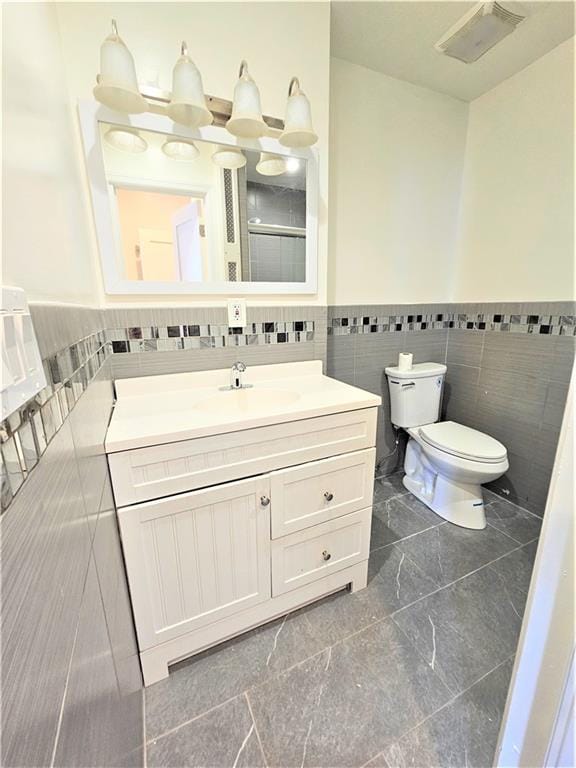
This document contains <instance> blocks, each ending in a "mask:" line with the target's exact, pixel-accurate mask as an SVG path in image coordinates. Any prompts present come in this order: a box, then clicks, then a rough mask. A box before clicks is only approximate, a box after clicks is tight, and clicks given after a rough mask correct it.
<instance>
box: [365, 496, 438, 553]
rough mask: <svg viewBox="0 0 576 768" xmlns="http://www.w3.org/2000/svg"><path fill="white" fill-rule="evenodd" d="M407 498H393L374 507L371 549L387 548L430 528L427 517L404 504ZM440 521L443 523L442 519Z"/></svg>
mask: <svg viewBox="0 0 576 768" xmlns="http://www.w3.org/2000/svg"><path fill="white" fill-rule="evenodd" d="M405 498H406V497H405V496H393V497H392V498H391V499H387V500H386V501H383V502H380V503H379V504H375V505H374V507H373V510H372V536H371V538H370V549H377V548H378V547H385V546H386V545H388V544H393V543H394V542H395V541H400V539H405V538H406V536H412V535H413V534H414V533H420V532H421V531H425V530H426V529H427V528H430V523H429V522H428V520H427V519H426V518H425V517H423V516H422V515H420V514H419V513H418V512H417V511H415V510H414V509H412V508H410V507H409V506H407V505H406V504H404V499H405ZM438 520H439V522H443V521H441V520H440V518H438Z"/></svg>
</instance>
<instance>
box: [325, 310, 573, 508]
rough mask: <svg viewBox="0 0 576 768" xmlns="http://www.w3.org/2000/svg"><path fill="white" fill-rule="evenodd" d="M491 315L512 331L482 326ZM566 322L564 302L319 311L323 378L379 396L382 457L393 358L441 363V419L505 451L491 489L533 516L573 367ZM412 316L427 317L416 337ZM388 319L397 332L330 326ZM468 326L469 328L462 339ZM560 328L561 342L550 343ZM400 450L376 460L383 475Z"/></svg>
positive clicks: (390, 440) (541, 501)
mask: <svg viewBox="0 0 576 768" xmlns="http://www.w3.org/2000/svg"><path fill="white" fill-rule="evenodd" d="M498 314H501V315H503V316H505V317H511V316H514V320H518V322H514V323H504V327H503V326H502V323H494V322H493V321H492V318H493V317H494V315H498ZM574 314H575V309H574V304H573V303H560V302H555V303H552V304H540V303H539V304H535V303H530V304H511V303H508V304H483V305H472V304H465V305H463V304H461V305H456V304H448V305H446V304H445V305H437V304H436V305H434V304H431V305H421V304H420V305H410V306H407V305H397V306H390V305H376V306H374V305H371V306H346V307H342V306H340V307H329V308H328V329H329V331H328V344H327V372H328V374H329V375H331V376H334V377H335V378H338V379H340V380H342V381H346V382H348V383H350V384H355V385H357V386H359V387H362V388H363V389H367V390H369V391H370V392H375V393H376V394H379V395H381V396H382V399H383V405H382V408H381V413H380V419H379V426H378V455H379V457H382V456H386V455H388V454H389V453H390V452H392V451H393V449H394V440H395V435H394V431H393V430H392V427H391V423H390V402H389V396H388V388H387V385H386V379H385V375H384V368H385V367H386V366H388V365H395V364H396V362H397V360H398V354H399V352H412V353H413V354H414V361H415V362H427V361H432V362H446V363H447V364H448V374H447V378H446V388H445V393H444V402H443V418H446V419H452V420H454V421H458V422H460V423H461V424H465V425H467V426H470V427H473V428H475V429H479V430H481V431H484V432H487V433H488V434H490V435H492V436H494V437H496V438H497V439H499V440H501V441H502V442H503V443H504V445H506V447H507V449H508V454H509V460H510V470H509V471H508V472H507V473H506V475H504V477H502V478H501V479H500V480H498V481H496V482H495V483H492V484H491V488H492V490H494V491H495V492H496V493H499V494H501V495H503V496H505V497H507V498H509V499H511V500H513V501H515V502H516V503H518V504H520V505H521V506H524V507H526V508H528V509H530V510H532V511H534V512H536V513H538V514H542V513H543V511H544V506H545V503H546V496H547V493H548V487H549V483H550V475H551V470H552V466H553V462H554V455H555V451H556V446H557V442H558V436H559V429H560V424H561V420H562V414H563V412H564V406H565V402H566V395H567V390H568V382H569V378H570V372H571V368H572V364H573V360H574V346H575V341H576V339H575V337H574V336H572V335H568V334H570V333H573V332H574ZM419 315H422V317H423V318H424V322H426V319H425V316H428V318H429V319H428V321H427V328H426V330H420V329H419V328H418V325H419V324H418V323H417V322H413V323H408V322H407V320H408V317H412V318H413V319H414V321H415V320H416V318H417V317H418V316H419ZM439 315H442V317H443V318H444V319H443V320H442V321H441V322H442V324H445V325H447V326H448V327H446V328H435V327H433V326H434V324H436V325H439V324H440V323H439V322H438V321H434V320H433V319H432V318H436V317H438V316H439ZM532 315H535V316H538V317H539V318H544V319H545V318H546V317H549V316H550V317H551V319H552V320H554V319H555V318H560V317H563V322H565V324H564V325H563V326H560V325H559V323H556V325H553V324H552V328H555V329H556V330H554V331H553V333H550V334H543V333H540V326H541V325H544V324H543V323H534V324H529V323H528V322H521V321H522V320H523V319H524V320H527V319H529V318H530V317H531V316H532ZM390 316H394V317H395V318H396V319H397V320H400V321H401V322H400V325H402V330H399V331H386V332H382V331H380V332H377V333H364V332H363V331H364V329H361V330H362V332H358V331H359V330H360V329H359V328H357V329H356V330H355V331H353V332H351V333H350V332H348V330H347V329H342V328H341V327H338V326H336V327H333V323H339V321H340V320H339V319H340V318H356V319H357V320H358V319H359V318H362V317H371V318H373V319H382V318H383V319H386V318H388V317H390ZM446 318H448V319H446ZM450 318H452V319H450ZM479 318H482V319H481V320H480V319H479ZM488 318H490V320H489V319H488ZM402 319H403V322H402ZM470 322H472V323H474V326H475V327H474V329H470V330H468V329H467V328H466V326H467V325H468V324H469V323H470ZM388 325H390V323H388ZM420 325H421V323H420ZM450 325H452V326H459V325H460V326H463V327H462V328H459V327H449V326H450ZM481 325H485V326H486V327H485V328H483V327H481ZM410 326H412V328H411V327H410ZM512 326H513V327H512ZM560 328H562V329H563V335H557V332H558V331H559V330H560ZM403 440H405V438H403ZM402 449H403V442H401V445H400V450H399V451H398V452H397V453H396V454H395V455H394V456H393V457H392V458H391V459H388V460H386V461H384V463H383V466H382V472H383V473H389V472H392V471H394V470H395V469H398V468H400V467H401V465H402V460H403V450H402Z"/></svg>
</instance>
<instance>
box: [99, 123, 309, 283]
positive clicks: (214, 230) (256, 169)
mask: <svg viewBox="0 0 576 768" xmlns="http://www.w3.org/2000/svg"><path fill="white" fill-rule="evenodd" d="M211 130H212V131H221V130H222V129H211ZM97 134H98V135H97V138H98V141H99V146H100V149H101V154H102V161H103V166H104V176H105V186H106V190H107V197H108V204H109V213H110V222H111V230H112V237H111V241H112V242H113V244H114V247H115V251H116V253H115V259H114V263H115V268H116V271H117V273H118V278H119V281H120V282H122V283H123V284H124V285H126V284H130V286H131V290H130V292H134V293H137V292H139V289H138V286H140V288H141V291H142V292H151V291H150V290H149V288H151V287H152V284H154V286H155V290H158V292H171V289H174V287H175V286H177V285H178V284H179V285H180V290H177V292H185V290H184V286H186V285H187V286H189V287H190V290H191V291H192V292H193V291H194V285H196V286H202V289H203V290H202V292H210V286H211V285H213V286H215V287H216V286H217V285H218V284H220V285H222V284H223V283H243V284H264V283H266V284H270V283H277V284H282V285H286V287H288V285H292V286H294V287H295V288H296V292H298V285H301V286H302V287H303V288H304V287H309V286H308V285H307V284H306V281H307V279H308V280H309V278H310V275H307V269H308V268H307V263H308V262H307V232H309V231H310V227H309V226H308V228H307V224H308V225H310V223H311V222H310V221H307V210H309V205H308V204H309V200H307V189H306V185H307V177H308V173H307V171H308V170H309V169H308V168H307V164H308V162H309V160H307V159H306V158H304V157H294V156H287V155H281V154H280V153H270V152H266V153H264V152H262V151H260V150H255V149H250V148H244V147H241V148H239V147H234V148H231V147H229V146H226V145H224V144H222V143H220V142H218V143H216V142H213V141H205V140H203V139H198V138H194V139H193V140H192V139H190V138H188V137H180V136H175V135H170V134H166V133H164V132H160V131H152V130H145V129H142V128H139V129H135V128H133V127H130V126H126V125H122V124H115V123H111V122H103V121H99V122H97ZM268 143H270V140H268ZM231 149H232V152H235V153H236V161H237V163H238V164H239V165H240V164H241V163H244V164H243V165H241V167H238V168H233V167H230V166H231V165H233V164H234V163H233V162H232V163H231V162H230V161H229V160H228V161H225V165H226V166H227V167H223V165H222V161H223V158H222V156H220V157H219V153H220V155H222V151H229V150H231ZM240 153H241V154H240ZM89 168H90V164H89ZM97 223H98V222H97ZM314 227H315V221H314ZM314 235H315V229H314ZM314 253H315V249H314ZM239 287H240V286H239ZM230 288H231V286H229V287H228V288H227V290H229V289H230ZM245 288H246V286H242V290H245ZM115 292H119V291H115ZM214 292H215V291H214ZM247 292H249V291H247ZM303 292H304V291H303Z"/></svg>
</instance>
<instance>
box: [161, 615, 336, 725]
mask: <svg viewBox="0 0 576 768" xmlns="http://www.w3.org/2000/svg"><path fill="white" fill-rule="evenodd" d="M323 647H325V644H324V643H323V641H322V640H321V639H320V638H319V637H317V635H315V634H314V632H313V630H312V627H311V626H310V623H309V622H308V620H307V618H306V616H305V615H304V614H303V613H302V612H297V613H293V614H288V615H287V616H286V617H284V618H281V619H277V620H276V621H273V622H271V623H270V624H266V625H264V626H262V627H258V628H257V629H254V630H252V631H251V632H247V633H246V634H243V635H240V636H239V637H235V638H233V639H232V640H229V641H228V642H225V643H222V644H221V645H219V646H216V647H214V648H211V649H209V650H207V651H204V652H203V653H200V654H198V655H197V656H193V657H192V658H190V659H187V660H185V661H183V662H180V663H179V664H176V665H174V667H172V668H171V670H170V674H169V675H168V677H167V678H166V679H165V680H161V681H160V682H158V683H155V684H154V685H152V686H150V687H149V688H146V729H147V733H148V738H155V737H156V736H160V735H161V734H163V733H165V732H166V731H168V730H171V729H172V728H175V727H176V726H178V725H180V724H181V723H183V722H186V721H187V720H191V719H192V718H194V717H197V716H198V715H200V714H202V713H204V712H206V711H207V710H209V709H211V708H212V707H214V706H216V705H217V704H221V703H222V702H223V701H226V700H228V699H230V698H233V697H234V696H238V695H239V694H241V693H243V692H244V691H245V690H247V689H248V688H250V687H251V686H252V685H255V684H256V683H260V682H263V681H264V680H266V679H267V678H268V677H270V676H271V675H274V674H276V673H277V672H279V671H281V670H283V669H287V668H288V667H290V666H292V665H293V664H296V663H298V662H299V661H302V660H303V659H306V658H308V657H309V656H312V655H313V654H315V653H318V651H320V650H321V649H322V648H323Z"/></svg>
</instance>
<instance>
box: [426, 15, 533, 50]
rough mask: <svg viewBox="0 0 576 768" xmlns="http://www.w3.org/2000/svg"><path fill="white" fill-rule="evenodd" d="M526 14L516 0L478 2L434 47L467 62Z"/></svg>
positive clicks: (495, 41) (522, 19)
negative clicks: (510, 1) (513, 1)
mask: <svg viewBox="0 0 576 768" xmlns="http://www.w3.org/2000/svg"><path fill="white" fill-rule="evenodd" d="M526 16H527V13H526V11H525V10H524V9H523V8H522V6H521V5H520V4H519V3H497V2H492V3H478V4H477V5H475V6H474V7H473V8H471V9H470V10H469V11H468V13H467V14H466V15H465V16H462V18H461V19H460V20H459V21H457V22H456V24H454V25H453V26H452V27H450V29H449V30H448V32H446V34H445V35H443V36H442V37H441V38H440V40H438V42H437V43H436V45H435V46H434V47H435V48H436V50H437V51H439V52H440V53H444V54H446V56H452V57H453V58H455V59H459V60H460V61H463V62H465V63H466V64H471V63H472V62H473V61H477V60H478V59H479V58H480V57H481V56H483V55H484V54H485V53H486V51H489V50H490V48H492V47H493V46H494V45H496V43H499V42H500V40H502V39H504V38H505V37H506V36H507V35H509V34H510V33H511V32H514V30H515V29H516V27H517V26H518V24H520V23H521V22H522V21H524V19H525V18H526Z"/></svg>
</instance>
